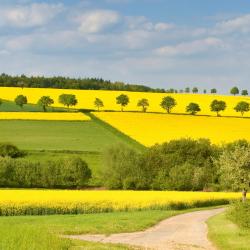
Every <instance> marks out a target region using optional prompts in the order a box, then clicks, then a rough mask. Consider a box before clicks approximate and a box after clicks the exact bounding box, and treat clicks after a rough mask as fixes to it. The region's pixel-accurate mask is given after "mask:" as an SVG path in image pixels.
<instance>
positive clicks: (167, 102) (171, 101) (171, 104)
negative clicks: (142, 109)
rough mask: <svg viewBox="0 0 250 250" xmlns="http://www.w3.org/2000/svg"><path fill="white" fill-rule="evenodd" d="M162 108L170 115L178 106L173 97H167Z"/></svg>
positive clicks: (162, 103) (163, 100)
mask: <svg viewBox="0 0 250 250" xmlns="http://www.w3.org/2000/svg"><path fill="white" fill-rule="evenodd" d="M160 105H161V107H162V108H163V109H165V110H166V111H167V113H168V114H170V113H171V110H172V109H173V108H174V107H175V106H176V105H177V102H176V100H175V99H174V98H173V97H171V96H166V97H164V98H163V99H162V102H161V104H160Z"/></svg>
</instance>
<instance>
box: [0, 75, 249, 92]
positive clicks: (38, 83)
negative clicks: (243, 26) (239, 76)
mask: <svg viewBox="0 0 250 250" xmlns="http://www.w3.org/2000/svg"><path fill="white" fill-rule="evenodd" d="M0 86H2V87H21V88H24V87H26V88H54V89H82V90H120V91H132V92H153V93H194V94H196V93H203V94H207V93H211V94H216V93H218V90H217V89H216V88H211V89H209V90H208V89H199V88H198V87H195V86H194V87H192V88H190V87H186V88H184V89H176V88H168V89H164V88H151V87H149V86H145V85H141V84H128V83H124V82H121V81H116V82H112V81H110V80H104V79H102V78H70V77H63V76H54V77H45V76H30V77H28V76H26V75H20V76H11V75H8V74H5V73H2V74H1V75H0ZM248 93H249V92H248V90H247V89H243V90H241V91H240V90H239V88H238V87H237V86H234V87H233V88H231V89H230V94H232V95H238V94H241V95H242V96H247V95H248Z"/></svg>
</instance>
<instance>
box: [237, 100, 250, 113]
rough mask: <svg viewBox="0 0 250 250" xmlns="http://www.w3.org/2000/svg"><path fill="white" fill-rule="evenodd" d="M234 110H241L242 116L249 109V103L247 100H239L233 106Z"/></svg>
mask: <svg viewBox="0 0 250 250" xmlns="http://www.w3.org/2000/svg"><path fill="white" fill-rule="evenodd" d="M234 109H235V111H236V112H241V115H242V116H243V115H244V113H245V112H249V111H250V105H249V103H248V102H244V101H241V102H239V103H238V104H237V105H236V106H235V108H234Z"/></svg>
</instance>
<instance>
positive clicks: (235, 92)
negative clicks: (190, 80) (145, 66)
mask: <svg viewBox="0 0 250 250" xmlns="http://www.w3.org/2000/svg"><path fill="white" fill-rule="evenodd" d="M199 92H201V91H200V90H199V88H197V87H193V88H192V89H191V88H189V87H187V88H185V89H180V90H177V89H173V88H171V89H167V90H166V93H193V94H197V93H199ZM209 92H210V93H211V94H216V93H218V90H217V89H216V88H212V89H210V91H208V90H207V89H203V91H202V93H203V94H207V93H209ZM230 94H232V95H239V94H241V95H242V96H247V95H248V90H247V89H243V90H241V91H240V89H239V88H238V87H236V86H235V87H233V88H231V89H230Z"/></svg>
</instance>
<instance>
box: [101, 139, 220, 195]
mask: <svg viewBox="0 0 250 250" xmlns="http://www.w3.org/2000/svg"><path fill="white" fill-rule="evenodd" d="M218 152H219V150H218V148H217V147H215V146H213V145H211V143H210V141H209V140H205V139H200V140H197V141H196V140H191V139H181V140H174V141H170V142H168V143H164V144H162V145H155V146H153V147H151V148H149V149H147V150H146V151H144V152H143V153H138V152H136V151H135V150H133V149H131V148H127V147H125V146H121V145H117V146H113V147H112V148H110V149H109V150H108V151H107V152H106V153H105V159H106V161H105V162H106V163H105V166H106V167H105V171H104V180H105V181H104V182H105V185H106V186H107V187H108V188H112V189H119V188H123V189H137V190H141V189H144V190H147V189H155V190H166V189H169V190H171V189H172V190H176V189H177V190H201V189H204V188H207V186H209V185H210V184H211V183H214V182H215V183H216V182H217V179H218V178H217V169H216V168H215V167H214V164H213V160H212V158H217V155H218Z"/></svg>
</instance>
